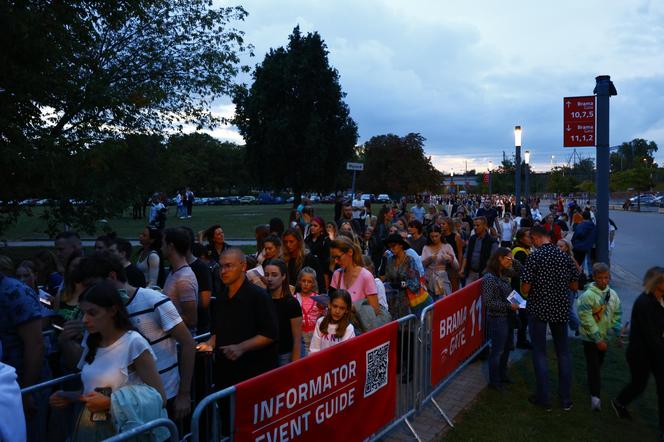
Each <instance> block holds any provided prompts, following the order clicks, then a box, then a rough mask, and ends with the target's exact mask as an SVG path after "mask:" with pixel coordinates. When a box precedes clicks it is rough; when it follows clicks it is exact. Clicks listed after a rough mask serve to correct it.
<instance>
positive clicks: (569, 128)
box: [567, 124, 572, 132]
mask: <svg viewBox="0 0 664 442" xmlns="http://www.w3.org/2000/svg"><path fill="white" fill-rule="evenodd" d="M570 130H572V128H571V127H569V124H568V125H567V132H569V131H570Z"/></svg>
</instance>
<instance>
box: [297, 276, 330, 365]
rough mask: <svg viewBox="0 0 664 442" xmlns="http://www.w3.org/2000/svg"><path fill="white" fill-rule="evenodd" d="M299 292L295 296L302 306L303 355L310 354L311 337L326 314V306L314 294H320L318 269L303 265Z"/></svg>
mask: <svg viewBox="0 0 664 442" xmlns="http://www.w3.org/2000/svg"><path fill="white" fill-rule="evenodd" d="M297 289H298V291H297V293H296V294H295V298H296V299H297V300H298V301H299V303H300V305H301V306H302V340H303V341H304V348H303V351H302V356H306V355H307V354H309V346H310V345H311V338H312V336H313V334H314V329H315V328H316V321H318V318H320V317H321V316H323V315H324V314H325V307H324V306H321V305H320V304H318V303H317V302H316V301H315V300H314V299H313V298H312V296H317V295H318V293H317V292H318V284H317V283H316V271H315V270H314V269H312V268H311V267H303V268H302V270H300V273H299V274H298V276H297Z"/></svg>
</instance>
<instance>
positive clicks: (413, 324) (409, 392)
mask: <svg viewBox="0 0 664 442" xmlns="http://www.w3.org/2000/svg"><path fill="white" fill-rule="evenodd" d="M396 322H397V324H398V329H397V355H396V357H397V372H396V383H397V400H396V412H395V416H394V419H392V421H391V422H389V423H388V424H387V425H386V426H385V427H384V428H382V429H380V430H379V431H378V432H376V433H374V434H373V435H372V436H371V440H376V439H378V438H380V437H382V436H384V435H385V434H387V433H388V432H390V431H391V430H392V429H393V428H395V427H396V426H398V425H400V424H401V423H404V424H405V425H406V427H407V428H408V430H409V431H410V432H411V433H412V434H413V436H414V437H415V439H417V440H418V441H419V440H420V437H419V436H418V434H417V433H416V432H415V429H414V428H413V426H412V425H411V424H410V421H409V420H408V419H409V418H410V417H411V416H413V415H414V414H415V411H416V410H417V396H418V393H419V385H420V378H419V373H420V359H421V355H420V351H419V350H420V344H419V342H418V332H419V323H418V321H417V317H416V316H415V315H408V316H404V317H403V318H400V319H399V320H397V321H396Z"/></svg>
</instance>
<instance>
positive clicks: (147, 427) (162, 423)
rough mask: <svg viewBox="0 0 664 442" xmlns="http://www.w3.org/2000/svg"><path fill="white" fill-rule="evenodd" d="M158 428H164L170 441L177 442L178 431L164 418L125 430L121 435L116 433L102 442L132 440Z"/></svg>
mask: <svg viewBox="0 0 664 442" xmlns="http://www.w3.org/2000/svg"><path fill="white" fill-rule="evenodd" d="M158 427H166V429H167V430H168V432H169V433H170V438H169V439H170V441H171V442H178V429H177V427H176V426H175V423H174V422H173V421H172V420H170V419H165V418H161V419H155V420H153V421H150V422H146V423H144V424H143V425H139V426H138V427H136V428H132V429H131V430H127V431H124V432H122V433H118V434H116V435H115V436H113V437H109V438H108V439H104V441H103V442H121V441H124V440H129V439H133V438H135V437H138V436H141V435H143V434H144V433H147V432H148V431H151V430H153V429H155V428H158Z"/></svg>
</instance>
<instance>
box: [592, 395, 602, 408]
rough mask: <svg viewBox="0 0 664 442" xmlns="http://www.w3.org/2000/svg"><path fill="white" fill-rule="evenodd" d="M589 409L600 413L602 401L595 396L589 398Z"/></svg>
mask: <svg viewBox="0 0 664 442" xmlns="http://www.w3.org/2000/svg"><path fill="white" fill-rule="evenodd" d="M590 409H591V410H593V411H600V410H601V409H602V401H601V400H600V398H598V397H597V396H590Z"/></svg>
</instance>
